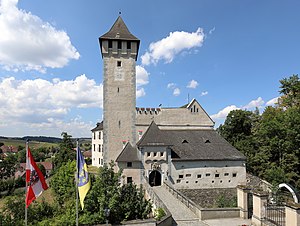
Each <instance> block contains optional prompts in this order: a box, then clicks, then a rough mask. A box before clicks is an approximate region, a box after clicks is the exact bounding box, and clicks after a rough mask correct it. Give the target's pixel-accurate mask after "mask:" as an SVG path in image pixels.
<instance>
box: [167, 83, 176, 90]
mask: <svg viewBox="0 0 300 226" xmlns="http://www.w3.org/2000/svg"><path fill="white" fill-rule="evenodd" d="M167 87H168V89H175V88H176V84H175V83H169V84H168V85H167Z"/></svg>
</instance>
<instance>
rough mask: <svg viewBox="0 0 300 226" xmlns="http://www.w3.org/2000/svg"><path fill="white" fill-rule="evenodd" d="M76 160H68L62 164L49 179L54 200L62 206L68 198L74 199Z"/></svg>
mask: <svg viewBox="0 0 300 226" xmlns="http://www.w3.org/2000/svg"><path fill="white" fill-rule="evenodd" d="M75 171H76V162H75V161H72V162H71V161H68V162H66V163H65V164H64V165H62V166H61V167H60V168H59V169H58V170H57V171H56V173H55V174H54V175H53V176H52V178H51V180H50V186H51V188H52V191H53V194H54V197H55V200H56V201H57V203H58V204H59V205H60V206H63V205H64V203H65V202H67V201H68V200H69V199H72V198H73V199H75V189H76V187H75Z"/></svg>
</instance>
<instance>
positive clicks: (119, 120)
mask: <svg viewBox="0 0 300 226" xmlns="http://www.w3.org/2000/svg"><path fill="white" fill-rule="evenodd" d="M119 128H121V121H120V120H119Z"/></svg>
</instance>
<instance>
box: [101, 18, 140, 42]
mask: <svg viewBox="0 0 300 226" xmlns="http://www.w3.org/2000/svg"><path fill="white" fill-rule="evenodd" d="M100 39H114V40H128V41H138V42H139V41H140V40H139V39H138V38H137V37H135V36H134V35H133V34H131V33H130V31H129V30H128V28H127V26H126V24H125V23H124V21H123V19H122V17H121V16H119V17H118V18H117V20H116V22H115V23H114V25H113V26H112V27H111V28H110V30H109V31H108V32H107V33H105V34H104V35H102V36H101V37H100Z"/></svg>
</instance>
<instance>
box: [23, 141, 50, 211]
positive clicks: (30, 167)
mask: <svg viewBox="0 0 300 226" xmlns="http://www.w3.org/2000/svg"><path fill="white" fill-rule="evenodd" d="M26 152H27V153H26V184H27V192H26V200H25V202H26V208H28V206H29V205H30V203H31V202H32V201H33V200H35V199H36V198H37V197H39V196H40V195H41V194H42V192H43V191H45V190H46V189H47V188H48V185H47V183H46V181H45V178H44V175H43V173H42V172H41V170H40V169H39V168H38V166H37V165H36V163H35V161H34V159H33V156H32V154H31V151H30V149H29V147H28V146H27V150H26Z"/></svg>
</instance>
